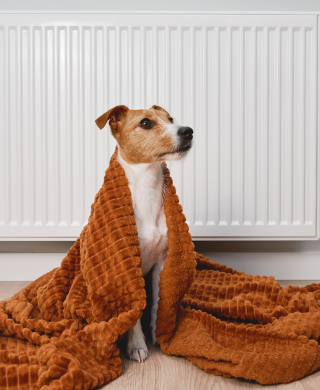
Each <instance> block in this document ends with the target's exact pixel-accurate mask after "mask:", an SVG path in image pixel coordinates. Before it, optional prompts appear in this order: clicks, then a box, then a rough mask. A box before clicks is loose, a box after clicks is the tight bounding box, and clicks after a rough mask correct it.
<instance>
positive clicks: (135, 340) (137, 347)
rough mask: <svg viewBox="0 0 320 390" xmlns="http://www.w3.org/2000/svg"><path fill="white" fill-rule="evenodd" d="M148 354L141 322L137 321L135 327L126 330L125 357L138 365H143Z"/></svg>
mask: <svg viewBox="0 0 320 390" xmlns="http://www.w3.org/2000/svg"><path fill="white" fill-rule="evenodd" d="M148 354H149V352H148V348H147V345H146V338H145V337H144V334H143V331H142V328H141V322H140V320H138V321H137V323H136V324H135V326H134V327H133V328H131V329H129V330H128V340H127V351H126V355H127V357H128V358H129V359H131V360H137V361H138V362H139V363H143V362H144V361H145V360H146V358H147V357H148Z"/></svg>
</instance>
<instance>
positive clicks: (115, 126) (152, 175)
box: [96, 106, 193, 362]
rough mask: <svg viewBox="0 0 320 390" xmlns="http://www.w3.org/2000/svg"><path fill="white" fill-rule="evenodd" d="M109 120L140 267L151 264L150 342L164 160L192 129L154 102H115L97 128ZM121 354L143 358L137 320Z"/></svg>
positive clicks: (175, 154) (162, 252)
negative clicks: (135, 106)
mask: <svg viewBox="0 0 320 390" xmlns="http://www.w3.org/2000/svg"><path fill="white" fill-rule="evenodd" d="M108 121H109V126H110V129H111V133H112V135H113V137H114V138H115V139H116V141H117V144H118V160H119V163H120V164H121V166H122V168H123V169H124V171H125V174H126V177H127V179H128V181H129V188H130V191H131V195H132V201H133V208H134V214H135V220H136V226H137V229H138V236H139V241H140V248H141V258H142V271H143V275H146V274H147V273H148V272H149V271H150V270H151V268H152V293H153V294H152V295H153V303H152V307H151V324H150V327H151V334H152V342H153V344H156V337H155V333H154V332H155V328H156V318H157V308H158V299H159V297H158V292H159V285H158V283H159V280H160V271H161V270H162V267H163V264H164V262H165V260H166V257H167V250H168V244H167V226H166V218H165V214H164V205H163V196H164V192H165V188H164V187H165V186H164V183H165V182H164V176H163V168H164V162H165V161H172V160H181V159H182V158H183V157H184V156H186V154H187V153H188V151H189V150H190V149H191V146H192V138H193V130H192V129H191V128H190V127H184V126H180V125H178V124H177V123H176V121H175V120H174V119H173V118H172V117H171V115H170V114H169V113H168V112H167V111H166V110H164V109H163V108H161V107H159V106H152V107H151V108H150V109H149V110H129V108H128V107H126V106H117V107H114V108H112V109H111V110H109V111H108V112H106V113H105V114H103V115H102V116H100V117H99V118H98V119H97V120H96V123H97V125H98V127H99V128H100V129H102V128H103V127H104V126H105V125H106V124H107V122H108ZM126 354H127V357H128V358H130V359H132V360H137V361H139V362H143V361H144V360H145V359H146V358H147V357H148V348H147V345H146V341H145V337H144V334H143V332H142V328H141V323H140V320H138V321H137V323H136V325H135V326H134V327H133V328H132V329H130V330H129V331H128V341H127V348H126Z"/></svg>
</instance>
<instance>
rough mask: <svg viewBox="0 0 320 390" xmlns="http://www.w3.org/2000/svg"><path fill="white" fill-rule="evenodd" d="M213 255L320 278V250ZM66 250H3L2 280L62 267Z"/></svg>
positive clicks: (287, 276)
mask: <svg viewBox="0 0 320 390" xmlns="http://www.w3.org/2000/svg"><path fill="white" fill-rule="evenodd" d="M203 254H204V255H205V256H207V257H208V258H209V259H212V260H213V261H217V262H218V263H220V264H225V265H227V266H229V267H232V268H234V269H237V270H238V271H244V272H245V273H248V274H251V275H261V276H262V275H267V276H270V275H273V276H274V277H275V278H276V279H278V280H320V253H319V252H250V253H249V252H247V253H244V252H224V253H222V252H214V253H213V252H210V253H203ZM65 255H66V253H0V280H1V281H28V280H30V281H31V280H35V279H37V278H38V277H40V276H41V275H43V274H45V273H46V272H49V271H50V270H52V269H53V268H56V267H59V265H60V263H61V260H62V259H63V258H64V256H65Z"/></svg>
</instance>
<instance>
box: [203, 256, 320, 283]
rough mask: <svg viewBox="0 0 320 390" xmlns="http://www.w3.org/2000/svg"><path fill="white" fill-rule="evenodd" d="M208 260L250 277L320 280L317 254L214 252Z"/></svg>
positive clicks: (319, 262) (319, 265) (319, 263)
mask: <svg viewBox="0 0 320 390" xmlns="http://www.w3.org/2000/svg"><path fill="white" fill-rule="evenodd" d="M203 255H205V256H207V257H208V258H209V259H211V260H213V261H217V262H218V263H220V264H225V265H227V266H229V267H231V268H233V269H236V270H238V271H243V272H245V273H247V274H250V275H261V276H263V275H266V276H271V275H272V276H274V277H275V278H276V280H320V253H319V252H250V253H249V252H245V253H244V252H241V253H240V252H232V253H231V252H225V253H222V252H216V253H213V252H211V253H203Z"/></svg>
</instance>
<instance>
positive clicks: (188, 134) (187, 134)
mask: <svg viewBox="0 0 320 390" xmlns="http://www.w3.org/2000/svg"><path fill="white" fill-rule="evenodd" d="M178 134H179V135H180V136H181V137H183V138H185V139H187V140H189V141H191V140H192V138H193V135H192V134H193V130H192V129H191V127H180V129H179V130H178Z"/></svg>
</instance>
